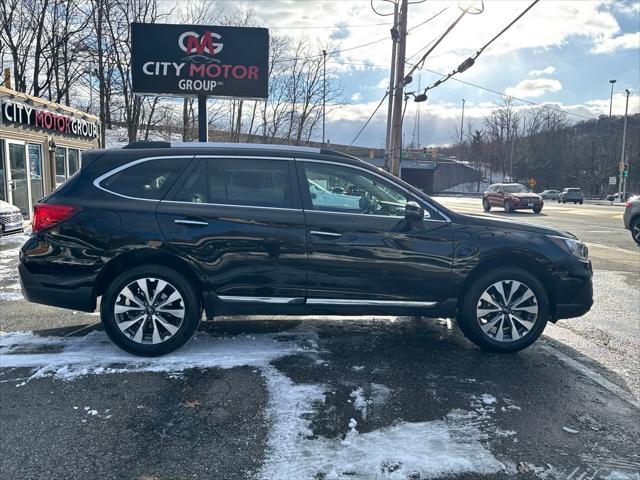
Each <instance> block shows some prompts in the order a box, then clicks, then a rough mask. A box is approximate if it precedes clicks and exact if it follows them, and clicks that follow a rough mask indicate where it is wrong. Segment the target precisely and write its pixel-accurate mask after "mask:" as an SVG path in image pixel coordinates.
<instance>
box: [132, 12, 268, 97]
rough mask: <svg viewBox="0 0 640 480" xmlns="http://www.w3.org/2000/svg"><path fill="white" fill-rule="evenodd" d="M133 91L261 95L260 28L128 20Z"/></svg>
mask: <svg viewBox="0 0 640 480" xmlns="http://www.w3.org/2000/svg"><path fill="white" fill-rule="evenodd" d="M131 32H132V36H133V41H132V65H131V78H132V83H133V91H134V92H135V93H138V94H143V95H144V94H152V95H173V96H191V95H206V96H212V97H241V98H267V96H268V86H269V84H268V71H269V68H268V64H269V31H268V30H267V29H266V28H248V27H216V26H206V25H167V24H158V23H133V24H131Z"/></svg>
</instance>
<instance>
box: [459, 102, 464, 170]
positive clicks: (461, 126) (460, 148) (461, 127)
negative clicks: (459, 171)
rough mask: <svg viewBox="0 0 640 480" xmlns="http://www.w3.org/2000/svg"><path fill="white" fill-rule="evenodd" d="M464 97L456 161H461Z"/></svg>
mask: <svg viewBox="0 0 640 480" xmlns="http://www.w3.org/2000/svg"><path fill="white" fill-rule="evenodd" d="M464 102H465V100H464V98H463V99H462V118H461V119H460V146H459V147H458V161H460V162H461V161H462V132H463V131H464V130H463V129H464Z"/></svg>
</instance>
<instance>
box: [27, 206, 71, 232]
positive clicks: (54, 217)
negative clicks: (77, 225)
mask: <svg viewBox="0 0 640 480" xmlns="http://www.w3.org/2000/svg"><path fill="white" fill-rule="evenodd" d="M80 210H81V208H80V207H74V206H72V205H55V204H50V203H36V204H35V205H34V206H33V222H32V224H31V231H32V232H33V233H38V232H40V231H42V230H45V229H47V228H51V227H53V226H54V225H57V224H59V223H62V222H65V221H67V220H69V219H70V218H71V217H73V216H74V215H75V214H76V213H78V212H79V211H80Z"/></svg>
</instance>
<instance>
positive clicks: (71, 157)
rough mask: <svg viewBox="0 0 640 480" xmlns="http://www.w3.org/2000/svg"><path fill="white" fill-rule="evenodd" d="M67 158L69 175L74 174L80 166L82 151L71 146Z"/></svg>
mask: <svg viewBox="0 0 640 480" xmlns="http://www.w3.org/2000/svg"><path fill="white" fill-rule="evenodd" d="M67 159H68V161H69V168H68V172H69V176H71V175H73V174H74V173H76V172H77V171H78V169H79V168H80V152H79V151H78V149H77V148H70V149H68V151H67Z"/></svg>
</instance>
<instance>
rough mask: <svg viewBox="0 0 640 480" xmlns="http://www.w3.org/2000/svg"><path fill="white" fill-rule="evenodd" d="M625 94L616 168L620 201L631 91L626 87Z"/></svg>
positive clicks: (620, 198) (620, 199)
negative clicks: (618, 160) (622, 124)
mask: <svg viewBox="0 0 640 480" xmlns="http://www.w3.org/2000/svg"><path fill="white" fill-rule="evenodd" d="M624 91H625V93H626V94H627V103H626V106H625V107H624V127H623V129H622V153H621V156H620V165H619V167H618V170H619V172H620V184H619V185H618V200H619V201H621V202H622V193H623V192H622V172H623V171H624V148H625V144H626V142H627V112H628V111H629V94H630V93H631V92H630V91H629V89H628V88H625V89H624Z"/></svg>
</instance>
